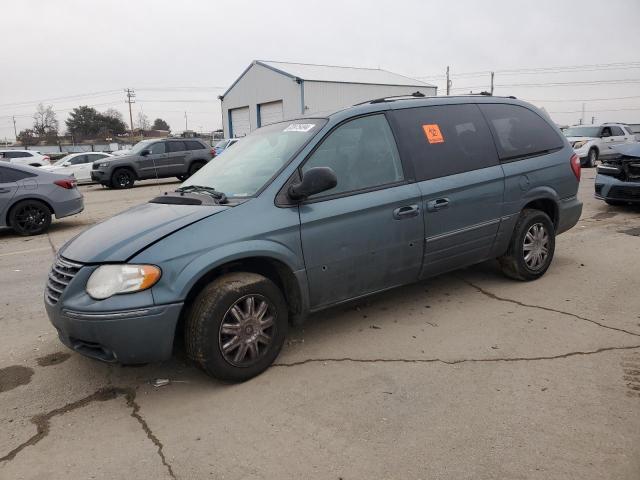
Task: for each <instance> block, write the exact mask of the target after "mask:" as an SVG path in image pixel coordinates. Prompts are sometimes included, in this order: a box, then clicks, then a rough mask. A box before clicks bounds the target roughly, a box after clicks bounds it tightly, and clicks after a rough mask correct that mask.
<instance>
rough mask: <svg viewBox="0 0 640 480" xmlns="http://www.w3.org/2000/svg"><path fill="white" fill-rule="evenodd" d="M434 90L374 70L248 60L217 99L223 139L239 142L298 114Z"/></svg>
mask: <svg viewBox="0 0 640 480" xmlns="http://www.w3.org/2000/svg"><path fill="white" fill-rule="evenodd" d="M436 89H437V87H435V86H434V85H430V84H428V83H424V82H421V81H419V80H415V79H413V78H409V77H405V76H403V75H398V74H397V73H392V72H388V71H386V70H380V69H372V68H355V67H335V66H329V65H310V64H305V63H286V62H272V61H265V60H254V61H253V62H252V63H251V65H249V66H248V67H247V69H246V70H245V71H244V72H242V75H240V77H238V79H237V80H236V81H235V82H233V84H232V85H231V86H230V87H229V89H228V90H227V91H226V92H225V93H224V94H223V95H221V96H220V97H219V98H220V100H221V101H222V124H223V129H224V134H225V137H242V136H244V135H246V134H248V133H249V132H251V131H252V130H255V129H256V128H260V127H262V126H264V125H268V124H270V123H275V122H278V121H281V120H284V119H286V118H291V117H295V116H299V115H302V114H313V113H318V112H326V111H333V110H337V109H340V108H345V107H349V106H351V105H354V104H356V103H359V102H364V101H366V100H372V99H375V98H381V97H388V96H393V95H408V94H411V93H414V92H416V91H419V92H421V93H423V94H424V95H427V96H431V95H436Z"/></svg>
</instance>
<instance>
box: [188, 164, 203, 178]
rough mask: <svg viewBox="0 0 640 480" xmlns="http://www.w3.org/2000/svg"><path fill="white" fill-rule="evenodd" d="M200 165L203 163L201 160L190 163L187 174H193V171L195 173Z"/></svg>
mask: <svg viewBox="0 0 640 480" xmlns="http://www.w3.org/2000/svg"><path fill="white" fill-rule="evenodd" d="M202 167H204V163H202V162H193V163H192V164H191V166H190V167H189V176H191V175H193V174H194V173H196V172H197V171H198V170H200V169H201V168H202Z"/></svg>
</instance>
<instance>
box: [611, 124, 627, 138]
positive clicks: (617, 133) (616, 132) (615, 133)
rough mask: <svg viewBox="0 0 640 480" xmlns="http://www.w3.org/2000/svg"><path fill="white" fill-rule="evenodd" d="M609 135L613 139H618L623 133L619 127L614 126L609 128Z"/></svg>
mask: <svg viewBox="0 0 640 480" xmlns="http://www.w3.org/2000/svg"><path fill="white" fill-rule="evenodd" d="M611 135H613V136H614V137H619V136H623V135H624V132H623V131H622V129H621V128H620V127H615V126H614V127H611Z"/></svg>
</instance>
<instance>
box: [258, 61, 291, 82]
mask: <svg viewBox="0 0 640 480" xmlns="http://www.w3.org/2000/svg"><path fill="white" fill-rule="evenodd" d="M253 63H254V64H255V65H260V66H262V67H264V68H268V69H269V70H273V71H274V72H276V73H279V74H280V75H284V76H285V77H289V78H293V79H295V78H296V76H295V75H291V74H290V73H287V72H285V71H284V70H280V69H279V68H275V67H272V66H271V65H267V64H266V63H262V62H261V61H260V60H254V62H253Z"/></svg>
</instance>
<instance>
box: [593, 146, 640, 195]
mask: <svg viewBox="0 0 640 480" xmlns="http://www.w3.org/2000/svg"><path fill="white" fill-rule="evenodd" d="M614 148H615V150H616V152H617V153H618V154H619V157H617V158H612V159H609V160H606V161H603V162H602V164H601V165H598V169H597V174H596V183H595V191H596V193H595V197H596V198H599V199H600V200H604V201H605V202H607V203H608V204H609V205H626V204H628V203H640V143H635V144H632V145H620V146H618V147H614Z"/></svg>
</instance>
